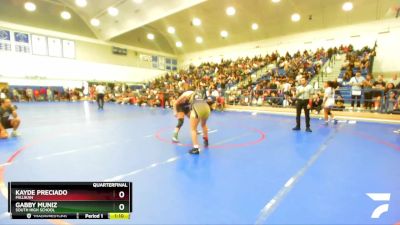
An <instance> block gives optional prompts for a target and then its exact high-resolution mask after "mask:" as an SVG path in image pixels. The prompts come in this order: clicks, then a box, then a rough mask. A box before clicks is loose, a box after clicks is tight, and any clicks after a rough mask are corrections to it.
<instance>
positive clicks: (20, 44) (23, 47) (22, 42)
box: [14, 32, 31, 53]
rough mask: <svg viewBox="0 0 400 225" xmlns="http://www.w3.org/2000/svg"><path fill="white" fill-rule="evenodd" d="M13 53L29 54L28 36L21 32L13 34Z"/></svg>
mask: <svg viewBox="0 0 400 225" xmlns="http://www.w3.org/2000/svg"><path fill="white" fill-rule="evenodd" d="M14 43H15V51H16V52H20V53H30V52H31V48H30V39H29V34H27V33H22V32H14Z"/></svg>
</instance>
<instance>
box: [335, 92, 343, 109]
mask: <svg viewBox="0 0 400 225" xmlns="http://www.w3.org/2000/svg"><path fill="white" fill-rule="evenodd" d="M334 109H335V110H337V111H343V110H344V109H345V106H344V100H343V97H342V96H341V95H338V96H337V98H336V100H335V107H334Z"/></svg>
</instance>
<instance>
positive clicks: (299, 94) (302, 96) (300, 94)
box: [293, 76, 313, 132]
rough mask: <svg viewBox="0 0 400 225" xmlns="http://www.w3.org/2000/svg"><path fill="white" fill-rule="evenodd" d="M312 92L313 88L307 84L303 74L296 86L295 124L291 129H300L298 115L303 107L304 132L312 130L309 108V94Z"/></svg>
mask: <svg viewBox="0 0 400 225" xmlns="http://www.w3.org/2000/svg"><path fill="white" fill-rule="evenodd" d="M312 93H313V88H312V87H311V85H310V84H307V80H306V78H305V77H304V76H303V77H302V78H301V79H300V85H299V86H297V88H296V98H297V101H296V126H295V127H294V128H293V130H295V131H298V130H300V115H301V109H304V114H305V116H306V132H312V130H311V129H310V109H311V104H312V100H311V99H310V98H311V95H312Z"/></svg>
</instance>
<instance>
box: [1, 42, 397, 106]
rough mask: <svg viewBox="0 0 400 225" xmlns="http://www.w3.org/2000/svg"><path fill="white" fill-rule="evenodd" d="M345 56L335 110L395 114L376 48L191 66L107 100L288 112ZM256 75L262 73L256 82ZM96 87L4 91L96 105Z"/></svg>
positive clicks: (120, 87) (318, 95) (18, 97)
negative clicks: (201, 102) (197, 100)
mask: <svg viewBox="0 0 400 225" xmlns="http://www.w3.org/2000/svg"><path fill="white" fill-rule="evenodd" d="M343 54H344V55H345V57H346V60H345V62H344V64H343V65H342V71H341V73H340V74H338V79H337V82H338V89H337V90H336V104H335V109H336V110H344V109H345V107H346V105H345V102H346V101H348V100H349V97H350V98H355V101H353V102H352V106H354V105H355V104H357V106H360V103H361V100H362V101H363V106H364V108H365V109H375V110H378V109H385V111H388V112H392V111H395V110H398V108H399V98H398V95H399V94H400V93H398V92H397V91H396V90H394V89H400V87H399V85H400V83H399V81H398V78H397V76H396V75H394V76H393V77H392V79H391V80H389V81H384V79H383V77H382V76H381V75H378V76H377V78H376V79H373V76H372V73H371V71H372V65H373V57H374V56H375V54H376V53H375V50H374V48H373V49H370V48H368V47H365V48H363V49H360V50H354V49H353V47H352V46H351V45H349V46H340V47H339V48H336V47H335V48H329V49H327V50H325V49H324V48H320V49H317V50H316V51H311V50H309V51H303V52H300V51H298V52H296V53H294V54H289V53H286V54H284V55H280V54H279V53H278V52H277V51H276V52H273V53H272V54H267V55H265V56H256V57H253V58H250V57H245V58H238V59H236V60H222V61H221V62H220V63H211V62H207V63H202V64H201V65H199V66H193V65H191V66H189V68H187V69H185V70H180V71H179V72H178V73H174V74H171V73H167V74H166V75H164V76H162V77H159V78H156V79H154V80H153V81H150V82H148V83H146V84H143V87H139V88H138V87H137V86H136V87H131V86H128V85H127V84H123V83H119V84H113V83H110V84H107V85H106V87H107V91H106V95H105V100H106V102H107V101H109V102H116V103H120V104H135V105H141V106H142V105H147V106H158V107H171V106H172V105H173V104H174V102H175V100H176V99H177V98H178V97H179V95H180V94H181V93H182V92H184V91H186V90H194V91H196V92H197V93H198V95H199V96H201V97H203V98H207V99H208V100H210V101H213V102H215V106H217V107H218V108H223V107H224V105H225V103H227V104H232V105H236V104H238V105H254V106H265V105H268V106H279V107H292V106H293V105H294V103H295V98H294V96H295V87H296V85H297V84H298V82H299V80H300V78H301V77H303V76H305V77H306V78H307V79H308V80H311V78H312V77H313V76H315V75H316V74H318V73H319V72H320V70H321V68H322V67H323V65H324V64H325V62H327V61H328V60H331V59H332V57H334V56H336V57H339V55H343ZM260 69H262V70H260ZM258 71H259V72H263V73H262V74H261V75H260V76H258V77H255V74H256V73H257V72H258ZM358 77H359V78H358ZM354 80H356V81H357V82H355V81H354ZM359 80H361V82H358V81H359ZM355 83H357V84H355ZM95 86H96V84H91V85H90V87H89V89H88V90H84V88H83V87H82V88H67V89H63V88H62V87H59V88H54V87H48V88H45V87H40V88H32V87H28V88H26V89H23V88H13V89H12V93H8V90H3V91H2V92H3V93H4V94H5V95H7V96H12V99H13V100H14V101H78V100H81V99H88V100H95V96H96V94H95ZM357 90H361V93H360V96H356V95H354V94H356V91H357ZM349 95H350V96H349ZM322 99H323V90H319V89H317V90H316V91H315V94H314V96H313V109H314V110H315V112H316V113H319V111H321V109H322ZM350 100H351V99H350Z"/></svg>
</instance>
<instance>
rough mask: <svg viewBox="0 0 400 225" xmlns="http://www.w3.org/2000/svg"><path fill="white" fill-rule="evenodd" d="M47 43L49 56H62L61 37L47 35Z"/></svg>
mask: <svg viewBox="0 0 400 225" xmlns="http://www.w3.org/2000/svg"><path fill="white" fill-rule="evenodd" d="M47 43H48V46H49V56H54V57H62V43H61V39H59V38H51V37H49V38H48V39H47Z"/></svg>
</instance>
